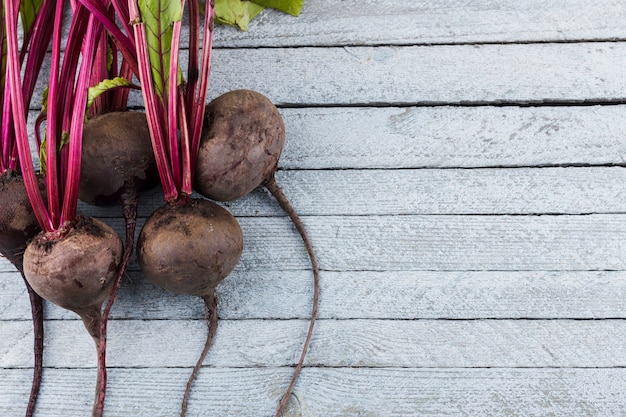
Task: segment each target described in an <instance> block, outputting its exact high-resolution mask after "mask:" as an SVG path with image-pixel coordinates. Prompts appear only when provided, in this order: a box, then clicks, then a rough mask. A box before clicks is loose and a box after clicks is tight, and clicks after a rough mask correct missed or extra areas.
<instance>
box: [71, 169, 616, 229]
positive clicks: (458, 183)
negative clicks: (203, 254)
mask: <svg viewBox="0 0 626 417" xmlns="http://www.w3.org/2000/svg"><path fill="white" fill-rule="evenodd" d="M276 179H277V181H278V183H279V184H280V185H281V187H282V188H283V190H284V191H285V194H286V195H287V196H288V198H289V199H290V200H291V202H292V203H293V205H294V207H295V208H296V210H297V212H298V213H299V214H300V215H301V216H325V215H333V216H341V215H345V216H365V215H392V214H393V215H407V214H545V213H552V214H588V213H603V214H608V213H624V212H626V200H624V199H623V198H621V197H620V196H622V195H624V194H626V169H624V168H622V167H593V168H589V167H584V168H567V169H566V168H544V169H532V168H523V169H471V170H467V169H445V170H441V169H418V170H409V169H403V170H378V169H377V170H330V171H327V170H306V171H279V172H278V173H277V175H276ZM162 200H163V197H162V191H161V189H160V188H157V189H155V190H153V191H151V192H149V193H146V196H145V197H144V198H143V199H142V204H141V205H140V208H139V215H140V216H149V215H150V214H151V213H152V212H153V211H154V210H156V209H157V208H158V207H159V206H160V205H162V204H163V202H162ZM224 205H225V206H226V207H228V209H229V210H230V211H231V213H233V214H234V215H235V216H282V215H284V213H283V211H282V209H281V208H280V206H279V205H278V203H276V201H274V199H273V197H271V195H270V194H269V192H268V191H266V190H263V189H259V190H256V191H255V192H253V193H251V194H250V195H249V196H247V197H246V198H241V199H239V200H237V201H234V202H229V203H227V204H224ZM80 210H81V212H83V213H85V214H88V215H92V216H96V217H114V216H118V215H119V214H120V212H121V208H120V207H118V206H112V207H104V208H100V207H93V206H89V205H87V204H81V206H80Z"/></svg>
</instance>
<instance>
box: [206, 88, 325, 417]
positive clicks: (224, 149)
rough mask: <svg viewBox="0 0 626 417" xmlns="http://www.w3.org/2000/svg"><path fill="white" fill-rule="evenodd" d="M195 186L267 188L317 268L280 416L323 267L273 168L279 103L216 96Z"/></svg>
mask: <svg viewBox="0 0 626 417" xmlns="http://www.w3.org/2000/svg"><path fill="white" fill-rule="evenodd" d="M205 113H206V120H205V125H204V127H203V131H202V135H201V139H200V147H199V150H198V164H197V166H196V171H195V180H194V181H195V182H194V186H195V188H196V190H197V191H198V192H199V193H200V194H202V195H204V196H205V197H208V198H211V199H214V200H218V201H229V200H234V199H237V198H240V197H243V196H244V195H246V194H248V193H249V192H250V191H252V190H253V189H254V188H256V187H258V186H261V185H262V186H265V187H266V188H267V189H268V190H269V191H270V193H271V194H272V195H273V196H274V197H275V198H276V201H278V204H280V206H281V207H282V209H283V210H284V211H285V213H287V215H288V216H289V218H290V219H291V221H292V222H293V224H294V226H295V227H296V229H297V230H298V233H299V234H300V236H301V237H302V241H303V242H304V246H305V249H306V251H307V253H308V255H309V258H310V260H311V267H312V269H313V308H312V311H311V321H310V322H309V331H308V333H307V336H306V339H305V341H304V346H303V348H302V353H301V355H300V359H299V361H298V364H297V365H296V368H295V369H294V372H293V375H292V378H291V382H290V384H289V387H288V388H287V390H286V393H285V395H284V397H283V398H282V400H281V402H280V404H279V406H278V409H277V411H276V414H275V416H276V417H279V416H280V415H281V414H282V411H283V409H284V408H285V406H286V404H287V400H288V399H289V396H290V394H291V391H292V390H293V387H294V386H295V383H296V379H297V377H298V375H299V373H300V370H301V369H302V366H303V365H304V358H305V356H306V353H307V350H308V347H309V344H310V342H311V337H312V334H313V328H314V325H315V321H316V316H317V310H318V303H319V292H320V279H319V267H318V264H317V259H316V257H315V253H314V250H313V245H312V244H311V241H310V239H309V237H308V234H307V232H306V229H305V227H304V224H303V223H302V221H301V220H300V217H299V216H298V213H297V212H296V210H295V208H294V207H293V206H292V204H291V202H290V201H289V199H288V198H287V196H286V195H285V194H284V193H283V191H282V189H281V188H280V186H279V185H278V183H277V182H276V178H275V176H274V172H275V171H276V169H277V167H278V159H279V158H280V154H281V151H282V148H283V145H284V142H285V126H284V123H283V120H282V117H281V116H280V113H279V112H278V109H277V108H276V106H274V104H273V103H272V102H271V101H270V100H269V99H267V98H266V97H265V96H263V95H262V94H259V93H257V92H254V91H250V90H236V91H231V92H228V93H226V94H223V95H221V96H219V97H218V98H216V99H215V100H213V101H212V102H211V103H209V105H208V106H207V108H206V112H205Z"/></svg>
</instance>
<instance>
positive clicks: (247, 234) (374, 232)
mask: <svg viewBox="0 0 626 417" xmlns="http://www.w3.org/2000/svg"><path fill="white" fill-rule="evenodd" d="M104 220H105V221H106V222H108V223H109V224H111V226H113V227H114V228H116V230H118V233H119V231H121V230H122V228H123V224H122V223H123V222H122V220H121V219H119V218H114V219H104ZM303 220H304V222H305V224H306V228H307V229H308V231H309V234H310V235H311V239H312V241H313V244H314V246H315V248H316V252H317V255H318V258H319V262H320V267H321V269H323V270H332V271H364V270H366V271H408V270H412V271H415V270H418V271H467V270H482V271H485V270H487V271H489V270H491V271H519V270H528V271H546V270H574V271H579V270H620V271H621V270H624V268H626V259H624V257H623V256H622V254H623V253H624V252H625V251H626V217H625V216H624V215H622V214H619V215H617V214H616V215H586V216H561V215H557V216H550V215H542V216H471V215H470V216H448V215H434V216H419V215H416V216H410V215H407V216H319V217H305V218H304V219H303ZM238 221H239V223H240V225H241V228H242V230H243V234H244V242H245V244H244V250H243V254H242V257H241V259H240V261H239V264H238V266H237V268H238V269H239V270H245V271H252V270H258V269H260V270H263V269H274V270H276V269H280V270H285V271H287V270H294V269H295V270H302V269H304V270H308V269H310V263H309V259H308V257H307V255H306V252H305V251H304V249H303V245H302V242H301V240H300V237H299V236H298V235H297V233H296V232H295V230H294V228H293V227H292V225H291V223H290V222H289V221H288V219H287V218H285V217H255V218H251V217H240V218H238ZM142 222H143V221H140V222H139V227H141V225H142ZM136 269H137V265H136V264H132V265H131V267H130V270H131V271H132V270H136ZM0 270H1V271H14V268H13V266H12V265H10V264H8V263H7V262H6V261H5V260H2V263H0Z"/></svg>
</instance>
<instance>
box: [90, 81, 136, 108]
mask: <svg viewBox="0 0 626 417" xmlns="http://www.w3.org/2000/svg"><path fill="white" fill-rule="evenodd" d="M131 86H132V84H131V83H130V81H128V80H127V79H126V78H123V77H115V78H113V79H111V80H102V81H100V82H99V83H98V84H96V85H94V86H93V87H89V90H88V91H87V108H89V107H91V105H92V104H93V102H94V101H95V100H96V99H97V98H98V97H99V96H101V95H102V94H104V93H106V92H107V91H109V90H113V89H115V88H119V87H131Z"/></svg>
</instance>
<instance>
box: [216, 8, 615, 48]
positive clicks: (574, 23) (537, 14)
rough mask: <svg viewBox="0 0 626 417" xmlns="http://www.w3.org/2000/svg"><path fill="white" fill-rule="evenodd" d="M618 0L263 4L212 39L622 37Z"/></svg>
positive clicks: (350, 41)
mask: <svg viewBox="0 0 626 417" xmlns="http://www.w3.org/2000/svg"><path fill="white" fill-rule="evenodd" d="M625 16H626V8H625V7H624V4H623V3H622V2H619V1H616V0H603V1H600V2H593V3H589V2H584V1H571V0H570V1H568V0H556V1H550V2H542V1H537V0H534V1H525V2H523V3H520V2H517V1H515V0H506V1H498V2H493V1H474V2H472V3H471V4H468V3H467V2H464V1H444V0H436V1H425V0H424V1H415V0H385V1H374V0H365V1H364V0H349V1H345V0H344V1H341V2H333V1H316V0H307V1H306V2H305V4H304V7H303V9H302V13H301V15H300V16H299V17H298V18H293V17H291V16H288V15H285V14H281V13H275V12H270V11H267V12H264V13H263V14H261V15H260V16H259V17H257V19H255V20H254V21H252V22H251V24H250V27H249V30H248V31H247V32H241V31H238V30H236V29H234V28H230V27H218V30H217V31H216V35H215V42H216V46H218V47H220V46H222V45H226V46H228V47H234V46H236V47H244V46H253V47H254V46H303V45H329V46H330V45H338V44H339V45H341V44H344V45H355V44H357V45H363V44H367V45H380V44H382V45H389V44H399V45H406V44H408V45H410V44H415V43H460V42H465V43H476V42H531V41H565V40H567V41H572V40H589V39H608V40H611V39H615V38H622V39H623V38H624V37H626V25H625V24H624V21H625V19H624V17H625Z"/></svg>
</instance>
